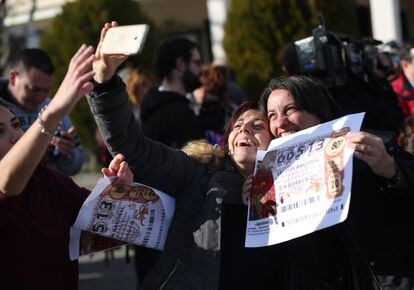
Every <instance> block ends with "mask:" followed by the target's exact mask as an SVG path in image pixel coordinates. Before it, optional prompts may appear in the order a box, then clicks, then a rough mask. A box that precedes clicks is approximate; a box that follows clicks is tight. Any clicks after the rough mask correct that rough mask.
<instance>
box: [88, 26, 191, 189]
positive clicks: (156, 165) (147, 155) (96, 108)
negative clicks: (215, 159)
mask: <svg viewBox="0 0 414 290" xmlns="http://www.w3.org/2000/svg"><path fill="white" fill-rule="evenodd" d="M112 26H116V23H115V22H113V23H111V24H109V23H107V24H105V26H104V28H103V29H102V33H101V40H100V43H99V45H98V48H97V52H96V57H95V61H94V64H93V69H94V71H95V76H94V80H95V82H96V85H95V88H94V90H93V91H92V92H91V93H90V94H89V95H88V96H87V100H88V102H89V106H90V109H91V111H92V113H93V115H94V117H95V121H96V123H97V125H98V128H99V131H100V133H101V136H102V139H103V140H104V141H105V144H106V145H107V147H108V149H109V150H110V152H111V153H112V155H115V154H117V153H122V154H123V155H124V156H125V160H127V161H128V163H129V165H130V167H131V170H132V172H133V173H134V178H135V179H136V180H138V181H139V182H142V183H145V184H147V185H149V186H153V187H155V188H157V189H160V190H162V191H164V192H167V193H168V194H170V195H173V196H177V195H178V194H180V193H181V192H182V189H183V186H184V185H185V183H186V182H187V181H188V180H191V178H192V175H193V174H194V172H195V166H196V165H195V164H196V162H195V161H194V160H192V159H190V158H189V157H188V156H187V155H185V154H184V153H183V152H181V151H178V150H174V149H172V148H169V147H167V146H165V145H163V144H160V143H157V142H154V141H151V140H150V139H148V138H146V137H145V136H144V135H143V133H142V130H141V128H140V127H139V126H138V125H137V123H136V121H135V117H134V115H133V114H132V111H131V105H130V103H129V100H128V95H127V92H126V90H125V84H124V83H123V82H122V80H121V79H120V78H119V77H118V76H116V75H115V71H116V68H117V67H118V66H119V64H120V63H122V61H123V60H125V59H126V57H125V56H116V55H102V54H100V46H101V44H102V41H103V39H104V37H105V34H106V32H107V31H108V29H109V28H110V27H112Z"/></svg>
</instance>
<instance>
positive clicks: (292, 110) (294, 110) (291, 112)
mask: <svg viewBox="0 0 414 290" xmlns="http://www.w3.org/2000/svg"><path fill="white" fill-rule="evenodd" d="M297 110H298V108H296V106H290V107H288V108H287V109H286V115H287V116H289V115H292V114H293V113H295V112H296V111H297Z"/></svg>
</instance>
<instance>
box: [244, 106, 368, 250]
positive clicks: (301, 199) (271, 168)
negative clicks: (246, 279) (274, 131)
mask: <svg viewBox="0 0 414 290" xmlns="http://www.w3.org/2000/svg"><path fill="white" fill-rule="evenodd" d="M363 117H364V113H359V114H352V115H347V116H345V117H342V118H339V119H336V120H334V121H331V122H327V123H324V124H321V125H318V126H315V127H312V128H308V129H306V130H302V131H300V132H297V133H295V134H292V135H288V136H285V137H283V138H278V139H275V140H273V141H272V142H271V143H270V145H269V148H268V149H267V150H266V151H259V152H258V154H257V158H256V159H257V160H256V169H255V173H254V177H253V182H252V188H251V192H250V201H249V205H248V221H247V227H246V242H245V246H246V247H263V246H269V245H274V244H278V243H282V242H285V241H288V240H291V239H294V238H297V237H300V236H303V235H306V234H309V233H312V232H314V231H317V230H320V229H323V228H326V227H330V226H333V225H335V224H338V223H340V222H343V221H344V220H345V219H346V217H347V215H348V210H349V202H350V198H351V184H352V156H353V150H352V149H351V148H349V147H348V146H346V134H347V133H349V132H357V131H359V130H360V127H361V124H362V120H363Z"/></svg>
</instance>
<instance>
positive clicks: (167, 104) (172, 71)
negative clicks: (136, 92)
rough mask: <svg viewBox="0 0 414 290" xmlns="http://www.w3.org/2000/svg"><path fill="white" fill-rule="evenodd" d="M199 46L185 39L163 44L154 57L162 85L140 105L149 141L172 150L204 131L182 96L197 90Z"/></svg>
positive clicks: (201, 134) (145, 97)
mask: <svg viewBox="0 0 414 290" xmlns="http://www.w3.org/2000/svg"><path fill="white" fill-rule="evenodd" d="M201 65H202V60H201V55H200V50H199V47H198V45H197V44H196V43H195V42H193V41H191V40H189V39H187V38H184V37H173V38H168V39H166V40H164V41H163V42H162V43H161V44H160V45H159V47H158V48H157V50H156V51H155V57H154V68H155V73H156V75H157V76H158V77H159V78H160V80H161V84H160V86H158V87H154V88H153V89H151V90H149V91H148V93H147V94H146V95H145V96H144V99H143V100H142V103H141V121H142V129H143V131H144V133H145V135H146V136H148V137H149V138H151V139H153V140H156V141H159V142H162V143H164V144H166V145H168V146H172V147H174V148H181V147H182V146H184V145H185V144H186V143H187V142H188V141H190V140H195V139H199V138H201V137H202V136H203V131H202V128H201V125H200V123H199V121H198V118H197V117H196V116H195V114H194V112H193V111H192V110H191V108H190V104H189V101H188V100H187V98H186V97H185V95H186V94H187V93H189V92H192V91H193V90H194V89H196V88H198V87H199V86H200V82H199V79H198V77H199V75H200V72H201Z"/></svg>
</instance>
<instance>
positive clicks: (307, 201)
mask: <svg viewBox="0 0 414 290" xmlns="http://www.w3.org/2000/svg"><path fill="white" fill-rule="evenodd" d="M320 199H321V197H320V196H319V195H317V196H311V197H308V198H305V199H302V200H299V201H296V202H294V203H290V204H287V205H283V206H281V207H280V212H287V211H289V210H293V209H297V208H300V207H302V206H305V205H308V204H312V203H315V202H318V201H319V200H320Z"/></svg>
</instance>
